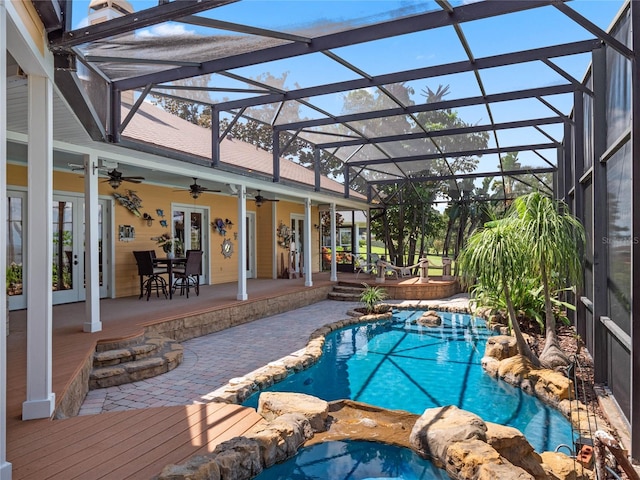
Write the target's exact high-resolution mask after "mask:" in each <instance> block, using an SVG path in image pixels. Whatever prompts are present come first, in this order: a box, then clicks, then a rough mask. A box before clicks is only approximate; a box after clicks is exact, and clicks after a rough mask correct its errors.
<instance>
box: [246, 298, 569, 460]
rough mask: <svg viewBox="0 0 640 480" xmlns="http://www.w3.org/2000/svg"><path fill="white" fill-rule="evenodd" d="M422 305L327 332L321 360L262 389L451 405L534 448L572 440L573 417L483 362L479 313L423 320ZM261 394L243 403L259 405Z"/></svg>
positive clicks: (415, 405) (390, 404)
mask: <svg viewBox="0 0 640 480" xmlns="http://www.w3.org/2000/svg"><path fill="white" fill-rule="evenodd" d="M422 313H423V312H422V311H407V310H402V311H398V312H395V313H394V315H393V318H392V319H390V320H387V321H381V322H375V323H367V324H359V325H355V326H352V327H345V328H343V329H341V330H336V331H335V332H332V333H331V334H329V335H328V336H327V338H326V342H325V346H324V353H323V355H322V357H321V358H320V360H319V361H318V363H316V364H315V365H314V366H312V367H311V368H309V369H307V370H304V371H302V372H299V373H296V374H294V375H290V376H288V377H287V378H285V379H284V380H283V381H281V382H279V383H276V384H275V385H273V386H272V387H270V388H268V389H267V390H269V391H281V392H287V391H288V392H300V393H306V394H309V395H313V396H316V397H319V398H322V399H324V400H327V401H331V400H338V399H343V398H349V399H352V400H357V401H360V402H365V403H369V404H372V405H377V406H379V407H383V408H388V409H395V410H406V411H409V412H412V413H416V414H422V412H423V411H424V410H425V409H426V408H432V407H440V406H444V405H456V406H457V407H459V408H462V409H465V410H468V411H470V412H473V413H475V414H477V415H479V416H480V417H482V419H483V420H485V421H489V422H494V423H499V424H502V425H509V426H512V427H515V428H517V429H518V430H520V431H521V432H522V433H523V434H524V435H525V436H526V437H527V439H528V440H529V442H530V443H531V445H532V446H533V447H534V448H535V449H536V451H538V452H542V451H548V450H554V449H555V448H556V447H557V446H558V445H560V444H567V445H573V437H572V431H571V424H570V422H569V421H568V420H567V419H566V418H565V417H564V416H562V414H561V413H560V412H558V411H557V410H555V409H553V408H551V407H548V406H547V405H545V404H543V403H542V402H541V401H539V400H538V399H537V398H535V397H533V396H531V395H528V394H526V393H524V392H523V391H522V390H521V389H519V388H515V387H513V386H511V385H509V384H507V383H506V382H503V381H501V380H496V379H494V378H491V377H490V376H489V375H487V374H486V373H485V372H484V371H483V370H482V367H481V365H480V360H481V358H482V356H483V353H484V346H485V343H486V340H487V338H488V337H489V336H490V335H491V334H492V333H491V332H490V331H489V330H488V329H487V328H486V324H485V322H484V321H483V320H480V319H474V318H472V317H471V316H469V315H463V314H456V313H440V315H441V317H442V325H440V326H439V327H421V326H419V325H416V324H415V320H416V319H417V318H419V317H420V315H421V314H422ZM258 396H259V393H256V394H254V395H252V396H251V397H250V398H249V399H247V401H245V402H244V405H246V406H252V407H254V408H255V407H257V403H258Z"/></svg>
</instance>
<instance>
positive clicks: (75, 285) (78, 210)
mask: <svg viewBox="0 0 640 480" xmlns="http://www.w3.org/2000/svg"><path fill="white" fill-rule="evenodd" d="M108 213H109V202H108V201H107V200H106V199H99V200H98V211H96V212H94V214H95V215H97V216H98V278H99V281H100V297H101V298H104V297H107V296H109V282H108V281H107V279H108V278H109V275H108V270H109V269H108V266H107V265H108V257H109V256H108V255H107V253H108V252H109V251H110V249H109V248H107V245H108V238H109V235H108V232H109V231H110V222H109V221H108V218H109V217H110V214H108ZM52 218H53V219H52V230H53V265H52V267H53V276H52V279H51V288H52V289H53V303H54V305H55V304H59V303H70V302H79V301H83V300H85V298H86V292H85V272H84V250H85V249H84V197H83V196H75V195H68V194H67V195H54V196H53V217H52Z"/></svg>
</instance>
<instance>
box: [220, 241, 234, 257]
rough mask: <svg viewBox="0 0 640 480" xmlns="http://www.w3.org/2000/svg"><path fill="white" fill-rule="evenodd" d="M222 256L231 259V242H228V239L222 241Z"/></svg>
mask: <svg viewBox="0 0 640 480" xmlns="http://www.w3.org/2000/svg"><path fill="white" fill-rule="evenodd" d="M221 247H222V256H223V257H224V258H231V255H233V243H232V242H231V240H229V239H228V238H225V239H224V240H223V241H222V245H221Z"/></svg>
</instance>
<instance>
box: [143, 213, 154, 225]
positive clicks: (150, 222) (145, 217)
mask: <svg viewBox="0 0 640 480" xmlns="http://www.w3.org/2000/svg"><path fill="white" fill-rule="evenodd" d="M142 219H143V220H145V221H146V222H147V227H150V226H151V225H153V220H154V218H153V217H152V216H151V215H149V214H148V213H147V212H144V214H142Z"/></svg>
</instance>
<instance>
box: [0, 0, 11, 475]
mask: <svg viewBox="0 0 640 480" xmlns="http://www.w3.org/2000/svg"><path fill="white" fill-rule="evenodd" d="M0 225H2V226H3V229H2V231H3V232H4V231H5V230H4V226H6V225H7V11H6V9H5V6H4V0H0ZM6 251H7V236H6V235H5V234H2V235H0V252H3V255H0V272H6V271H7V270H6V269H7V257H6V255H4V252H6ZM6 282H7V279H6V277H5V276H4V275H0V291H1V292H6V291H7V289H6V286H7V285H6ZM6 308H7V302H6V301H5V299H3V300H2V301H1V302H0V480H10V479H11V464H10V463H9V462H7V334H8V333H9V332H8V331H7V324H6V322H5V318H6V315H7V311H6Z"/></svg>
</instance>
